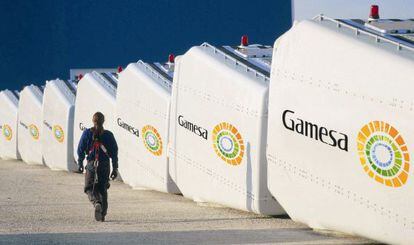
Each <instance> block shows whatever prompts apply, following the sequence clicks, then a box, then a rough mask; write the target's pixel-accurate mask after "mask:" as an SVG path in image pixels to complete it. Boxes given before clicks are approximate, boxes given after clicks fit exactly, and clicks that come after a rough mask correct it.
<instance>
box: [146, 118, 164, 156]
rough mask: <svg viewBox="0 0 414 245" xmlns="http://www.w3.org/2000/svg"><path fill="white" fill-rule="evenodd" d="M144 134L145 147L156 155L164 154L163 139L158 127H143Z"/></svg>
mask: <svg viewBox="0 0 414 245" xmlns="http://www.w3.org/2000/svg"><path fill="white" fill-rule="evenodd" d="M142 136H143V137H142V140H143V141H144V145H145V148H147V150H148V151H149V152H151V153H152V154H154V155H155V156H160V155H161V154H162V140H161V136H160V134H159V133H158V131H157V129H155V128H154V127H153V126H151V125H146V126H144V127H143V128H142Z"/></svg>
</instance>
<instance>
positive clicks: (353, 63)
mask: <svg viewBox="0 0 414 245" xmlns="http://www.w3.org/2000/svg"><path fill="white" fill-rule="evenodd" d="M277 43H278V44H277V45H278V46H277V51H276V52H275V53H274V59H275V60H274V61H275V62H273V67H272V78H271V85H270V98H269V104H270V107H269V131H268V132H269V134H268V147H267V155H268V182H269V189H270V191H271V192H272V194H273V195H274V196H275V197H276V198H277V200H279V202H280V203H281V204H282V206H283V207H284V208H285V209H286V211H287V212H288V214H289V216H290V217H292V218H293V219H294V220H296V221H299V222H302V223H305V224H308V225H309V226H311V227H312V228H318V229H330V230H336V231H341V232H345V233H350V234H358V235H361V236H365V237H368V238H371V239H374V240H378V241H382V242H386V243H395V244H412V243H413V242H414V240H413V239H414V226H413V224H414V212H412V208H411V207H412V206H413V205H414V203H413V202H414V201H413V200H414V199H413V197H414V196H413V195H414V182H413V181H412V177H413V176H412V168H411V166H410V165H411V157H412V156H411V153H412V147H414V138H413V135H414V134H413V132H412V125H411V124H412V123H411V122H412V121H413V119H414V114H413V112H412V102H411V101H412V93H411V91H412V84H414V70H413V69H412V67H413V65H414V53H413V52H412V51H409V50H407V49H404V48H402V49H397V48H395V49H394V48H393V49H391V48H390V47H391V46H394V47H396V46H395V45H393V44H390V43H385V42H382V41H381V42H376V40H375V38H372V37H370V36H367V35H365V34H364V33H359V35H355V31H354V32H351V31H349V30H347V29H346V28H337V27H334V28H328V27H327V26H324V25H322V24H320V23H317V22H313V21H312V22H311V21H304V22H301V23H299V24H297V25H295V26H294V27H293V28H292V29H291V30H290V31H289V32H288V33H286V34H284V35H283V36H282V38H281V39H280V40H278V42H277ZM298 57H301V58H300V59H298ZM391 71H392V72H391ZM280 139H283V140H280ZM298 193H300V194H298Z"/></svg>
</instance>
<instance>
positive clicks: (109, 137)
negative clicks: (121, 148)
mask: <svg viewBox="0 0 414 245" xmlns="http://www.w3.org/2000/svg"><path fill="white" fill-rule="evenodd" d="M99 141H100V142H101V143H102V144H103V145H104V146H105V148H106V150H107V151H108V152H107V153H108V154H105V152H103V150H102V149H99V162H108V163H109V157H110V158H111V159H112V168H118V145H117V143H116V140H115V137H114V135H113V134H112V133H111V131H108V130H104V132H103V133H102V135H101V136H100V138H99ZM92 147H93V132H92V129H90V128H89V129H86V130H84V131H83V133H82V137H81V139H80V141H79V145H78V165H81V164H82V165H83V160H84V159H85V155H87V157H86V160H87V161H91V160H94V159H95V152H94V151H92V152H91V154H89V152H90V151H91V149H92Z"/></svg>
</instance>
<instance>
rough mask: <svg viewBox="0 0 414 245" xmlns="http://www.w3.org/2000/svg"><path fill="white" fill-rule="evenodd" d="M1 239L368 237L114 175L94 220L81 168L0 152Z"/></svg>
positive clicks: (320, 240) (296, 240) (288, 240)
mask: <svg viewBox="0 0 414 245" xmlns="http://www.w3.org/2000/svg"><path fill="white" fill-rule="evenodd" d="M0 194H1V195H0V244H252V243H267V244H269V243H272V244H369V243H370V241H368V240H364V239H360V238H354V237H344V236H342V237H340V236H327V235H322V234H318V233H315V232H313V231H312V230H310V229H308V228H306V227H305V226H303V225H301V224H297V223H294V222H293V221H292V220H290V219H289V218H288V217H276V218H275V217H267V216H260V215H255V214H251V213H246V212H242V211H237V210H233V209H228V208H217V207H206V206H200V205H197V204H196V203H194V202H192V201H190V200H187V199H185V198H183V197H182V196H177V195H168V194H163V193H158V192H153V191H138V190H132V189H131V188H129V187H128V186H127V185H124V184H122V183H120V182H112V186H111V188H110V190H109V204H110V207H109V212H108V216H107V217H106V219H107V222H105V223H101V222H95V221H94V218H93V212H92V206H91V205H90V204H89V202H88V201H87V198H86V195H85V194H83V176H82V175H80V174H73V173H66V172H56V171H51V170H49V169H48V168H46V167H43V166H31V165H26V164H24V163H22V162H19V161H2V160H0Z"/></svg>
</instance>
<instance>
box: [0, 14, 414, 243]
mask: <svg viewBox="0 0 414 245" xmlns="http://www.w3.org/2000/svg"><path fill="white" fill-rule="evenodd" d="M338 26H339V25H338V23H337V22H335V21H334V20H330V19H324V18H320V19H319V20H315V21H303V22H301V23H299V24H297V25H295V26H294V27H293V28H292V29H291V30H290V31H288V32H287V33H286V34H284V35H283V36H282V37H281V38H279V39H278V40H277V41H276V43H275V49H274V50H273V49H272V47H270V46H263V45H247V43H245V42H246V41H247V40H245V39H244V40H243V42H244V43H243V44H242V45H240V46H237V47H232V46H223V47H214V46H212V45H210V44H207V43H205V44H202V45H201V46H197V47H193V48H191V49H190V50H189V51H188V52H186V53H185V54H184V55H182V56H180V57H177V59H176V62H175V64H174V63H173V60H169V62H167V63H163V64H161V63H153V64H152V63H151V64H150V63H145V62H142V61H139V62H137V63H133V64H130V65H128V67H127V68H126V69H125V70H124V71H122V72H121V73H119V74H115V75H114V74H111V73H97V72H92V73H89V74H86V75H85V76H84V77H83V78H82V79H81V80H80V81H79V83H78V84H77V85H76V84H75V83H71V82H66V81H62V80H54V81H49V82H47V83H46V86H45V88H44V90H43V89H42V88H39V87H36V86H34V85H30V86H27V87H25V88H24V89H23V91H21V92H20V100H19V99H18V95H17V94H16V93H15V92H11V91H8V90H6V91H3V92H1V98H0V113H1V118H0V120H2V121H1V123H0V125H2V132H3V135H4V137H2V138H1V141H0V142H1V147H0V154H1V157H3V158H19V157H20V156H21V158H22V159H23V160H24V161H25V162H27V163H33V164H46V165H47V166H49V167H50V168H52V169H62V170H73V169H74V168H75V167H76V165H75V159H77V155H76V152H74V149H76V147H77V143H78V142H79V138H80V135H81V134H82V131H83V130H84V129H85V128H88V127H91V126H92V122H91V117H92V115H93V113H95V112H96V111H101V112H102V113H104V115H105V116H106V123H105V127H106V128H107V129H109V130H111V131H113V132H114V134H115V136H116V139H117V141H118V145H119V171H120V173H121V176H122V179H123V181H124V182H125V183H127V184H129V185H130V186H132V187H134V188H146V189H152V190H157V191H162V192H168V193H182V194H183V195H184V196H185V197H187V198H191V199H193V200H195V201H201V202H213V203H219V204H222V205H226V206H229V207H233V208H237V209H242V210H246V211H252V212H256V213H261V214H270V215H279V214H284V213H285V210H286V211H287V213H288V214H289V215H290V216H291V217H292V219H294V220H296V221H299V222H303V223H306V224H308V225H309V226H311V227H312V228H317V229H330V230H337V231H342V232H346V233H351V234H358V235H362V236H365V237H369V238H372V239H375V240H380V241H384V242H390V243H406V244H409V243H412V242H414V211H413V208H412V207H413V204H414V198H413V197H414V190H413V188H414V184H413V180H412V179H413V178H414V177H413V176H412V171H410V169H409V164H410V158H409V155H410V150H411V149H412V148H411V147H410V146H411V145H412V144H413V143H414V142H412V141H413V140H414V138H413V137H414V136H413V135H414V134H412V133H411V132H412V127H410V126H411V125H410V122H411V120H410V119H411V118H412V115H413V113H412V110H413V109H412V104H413V102H412V96H411V91H410V88H413V87H412V86H413V85H412V84H414V74H413V73H414V72H413V69H412V68H413V66H412V65H413V61H414V55H413V52H412V50H410V49H409V48H407V47H405V46H399V48H398V49H397V48H394V47H392V45H394V44H393V43H391V42H377V41H373V39H372V36H373V35H372V34H367V33H365V32H363V31H361V32H360V33H358V35H355V34H354V33H353V31H354V30H353V29H352V28H348V29H346V28H345V29H344V28H342V29H341V28H338ZM272 52H273V61H272ZM270 73H271V75H270ZM269 84H270V89H269ZM75 94H76V96H75ZM269 94H270V96H269ZM364 125H367V126H364ZM268 128H269V130H268ZM16 134H18V135H17V137H16ZM403 136H404V140H405V141H404V140H403V138H402V137H403ZM364 142H368V143H364ZM266 153H267V155H266ZM368 162H369V163H368ZM380 167H382V168H383V169H384V171H385V172H384V173H385V174H384V175H380V173H382V172H381V171H380V169H379V168H380ZM390 169H391V170H390ZM387 170H389V171H388V172H389V173H391V174H392V176H391V174H390V176H388V174H387V173H388V172H387ZM376 173H379V174H376ZM381 176H382V177H381ZM279 203H280V204H281V205H280V204H279ZM282 206H283V208H282Z"/></svg>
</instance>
